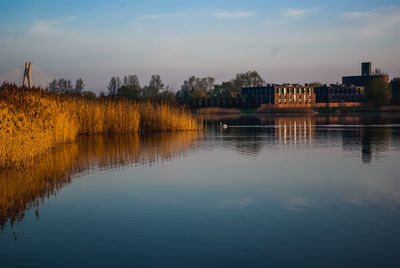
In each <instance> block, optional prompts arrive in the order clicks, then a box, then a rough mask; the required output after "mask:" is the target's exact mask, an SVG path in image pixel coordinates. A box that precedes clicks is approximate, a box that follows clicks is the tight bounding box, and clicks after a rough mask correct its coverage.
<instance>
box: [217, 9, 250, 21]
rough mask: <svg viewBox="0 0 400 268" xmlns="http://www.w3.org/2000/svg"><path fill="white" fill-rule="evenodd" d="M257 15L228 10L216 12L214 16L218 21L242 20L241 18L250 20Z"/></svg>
mask: <svg viewBox="0 0 400 268" xmlns="http://www.w3.org/2000/svg"><path fill="white" fill-rule="evenodd" d="M254 14H255V12H254V11H243V10H236V11H226V10H218V11H214V12H213V15H214V16H215V17H216V18H218V19H240V18H249V17H252V16H253V15H254Z"/></svg>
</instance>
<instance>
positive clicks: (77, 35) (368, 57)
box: [0, 0, 400, 92]
mask: <svg viewBox="0 0 400 268" xmlns="http://www.w3.org/2000/svg"><path fill="white" fill-rule="evenodd" d="M399 48H400V2H399V1H398V0H396V1H393V0H379V1H372V0H371V1H368V0H336V1H320V0H319V1H316V0H305V1H299V0H296V1H294V0H281V1H266V0H264V1H256V0H254V1H251V0H246V1H239V0H220V1H218V0H213V1H211V0H202V1H183V0H168V1H161V0H158V1H156V0H148V1H128V0H119V1H118V0H117V1H104V0H96V1H89V0H86V1H65V0H57V1H54V0H51V1H47V0H42V1H40V0H37V1H18V0H2V1H0V74H3V73H6V72H8V71H10V70H12V69H15V68H17V67H19V66H21V65H23V64H24V63H25V62H26V61H32V62H33V64H34V65H36V66H39V67H40V68H41V69H42V70H44V71H46V72H47V73H48V74H49V75H51V76H52V77H54V78H68V79H71V80H73V81H74V80H76V79H77V78H79V77H81V78H82V79H83V80H84V81H85V84H86V89H88V90H93V91H95V92H100V91H105V90H106V87H107V84H108V82H109V80H110V78H111V77H112V76H120V77H122V76H124V75H129V74H136V75H137V76H138V77H139V81H140V83H141V85H145V84H147V83H148V82H149V80H150V77H151V75H152V74H159V75H160V76H161V79H162V80H163V81H164V83H165V84H167V85H170V86H171V88H172V89H174V90H178V89H180V86H181V85H182V83H183V81H184V80H185V79H188V77H189V76H191V75H195V76H198V77H206V76H212V77H214V78H215V79H216V82H217V83H220V82H222V81H227V80H229V79H231V78H233V77H234V76H235V74H236V73H239V72H245V71H248V70H256V71H258V72H259V73H260V74H261V76H262V77H263V78H264V80H266V82H268V83H283V82H290V83H307V82H310V81H320V82H323V83H335V82H341V76H343V75H358V74H360V73H361V62H363V61H371V62H372V68H381V69H382V70H384V71H385V72H387V73H388V74H389V76H390V78H392V77H396V76H400V49H399Z"/></svg>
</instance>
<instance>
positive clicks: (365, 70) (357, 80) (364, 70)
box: [342, 62, 389, 87]
mask: <svg viewBox="0 0 400 268" xmlns="http://www.w3.org/2000/svg"><path fill="white" fill-rule="evenodd" d="M375 78H379V79H383V80H384V81H385V82H386V83H389V76H388V75H387V74H372V71H371V62H363V63H361V75H355V76H343V77H342V84H343V85H353V86H362V87H365V86H366V85H367V83H368V81H369V80H371V79H375Z"/></svg>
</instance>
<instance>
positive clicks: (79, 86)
mask: <svg viewBox="0 0 400 268" xmlns="http://www.w3.org/2000/svg"><path fill="white" fill-rule="evenodd" d="M84 88H85V84H84V83H83V80H82V78H78V79H77V80H76V82H75V88H74V93H76V94H81V93H82V91H83V89H84Z"/></svg>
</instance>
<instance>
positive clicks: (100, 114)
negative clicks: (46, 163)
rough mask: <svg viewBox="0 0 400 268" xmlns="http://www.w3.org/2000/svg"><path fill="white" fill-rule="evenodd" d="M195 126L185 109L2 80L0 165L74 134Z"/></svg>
mask: <svg viewBox="0 0 400 268" xmlns="http://www.w3.org/2000/svg"><path fill="white" fill-rule="evenodd" d="M201 128H202V122H200V121H199V120H197V119H195V118H193V117H192V116H191V114H190V113H189V112H188V111H186V110H183V109H182V108H180V107H175V106H170V105H167V104H153V103H150V102H146V103H136V102H133V101H130V100H127V99H117V98H108V97H107V98H100V99H95V100H89V99H86V98H83V97H80V96H67V95H60V94H55V93H49V92H46V91H44V90H41V89H37V88H33V89H27V88H18V87H16V86H15V85H7V84H6V85H3V86H2V88H1V90H0V168H1V167H3V168H9V167H21V166H27V165H29V164H30V163H32V161H33V160H34V158H35V157H36V156H38V155H41V154H43V153H44V152H46V151H47V150H49V149H50V148H52V147H54V146H55V145H57V144H60V143H65V142H69V141H72V140H73V139H75V138H76V136H77V135H79V134H86V135H89V134H99V133H105V134H109V133H132V132H139V131H163V130H168V131H172V130H174V131H175V130H196V129H201Z"/></svg>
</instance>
